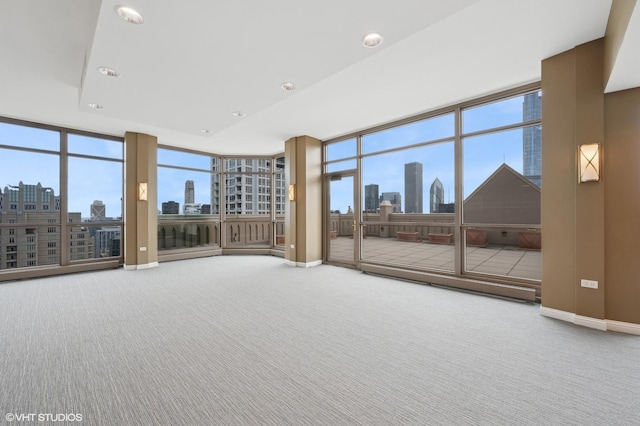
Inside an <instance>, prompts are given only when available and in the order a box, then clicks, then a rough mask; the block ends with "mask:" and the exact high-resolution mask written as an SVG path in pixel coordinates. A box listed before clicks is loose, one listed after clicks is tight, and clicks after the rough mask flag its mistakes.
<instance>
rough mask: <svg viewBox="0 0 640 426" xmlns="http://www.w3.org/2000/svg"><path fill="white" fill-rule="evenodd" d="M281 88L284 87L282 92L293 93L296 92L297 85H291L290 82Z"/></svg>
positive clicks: (283, 84)
mask: <svg viewBox="0 0 640 426" xmlns="http://www.w3.org/2000/svg"><path fill="white" fill-rule="evenodd" d="M280 87H282V90H286V91H287V92H291V91H292V90H296V85H295V84H294V83H291V82H290V81H287V82H285V83H282V85H281V86H280Z"/></svg>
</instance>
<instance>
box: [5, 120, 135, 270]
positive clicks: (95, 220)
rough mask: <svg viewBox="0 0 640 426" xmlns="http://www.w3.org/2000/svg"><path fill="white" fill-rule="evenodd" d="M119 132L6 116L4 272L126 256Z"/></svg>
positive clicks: (121, 149)
mask: <svg viewBox="0 0 640 426" xmlns="http://www.w3.org/2000/svg"><path fill="white" fill-rule="evenodd" d="M122 179H123V143H122V139H121V138H114V137H109V136H103V135H96V134H89V133H84V132H76V131H73V130H69V129H63V128H56V127H51V126H42V125H38V124H34V123H28V122H21V121H16V120H10V119H2V118H0V182H1V183H0V273H1V276H0V279H3V278H6V279H12V277H13V276H14V274H12V271H16V272H20V273H22V272H21V271H27V270H29V269H30V268H31V269H34V268H36V267H41V266H69V265H72V264H80V263H95V262H97V261H99V260H104V259H121V257H122V240H121V236H122V230H123V222H122V189H123V186H122V184H123V180H122Z"/></svg>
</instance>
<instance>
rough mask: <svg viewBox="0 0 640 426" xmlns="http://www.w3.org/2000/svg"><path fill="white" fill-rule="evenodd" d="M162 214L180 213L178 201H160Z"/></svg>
mask: <svg viewBox="0 0 640 426" xmlns="http://www.w3.org/2000/svg"><path fill="white" fill-rule="evenodd" d="M162 214H180V203H176V202H175V201H165V202H163V203H162Z"/></svg>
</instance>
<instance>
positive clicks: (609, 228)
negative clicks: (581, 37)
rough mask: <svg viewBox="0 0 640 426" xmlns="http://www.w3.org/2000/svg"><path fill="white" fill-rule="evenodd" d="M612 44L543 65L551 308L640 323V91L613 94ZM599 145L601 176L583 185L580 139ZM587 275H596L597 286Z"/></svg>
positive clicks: (545, 281)
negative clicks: (586, 283) (609, 86)
mask: <svg viewBox="0 0 640 426" xmlns="http://www.w3.org/2000/svg"><path fill="white" fill-rule="evenodd" d="M605 51H606V43H605V42H604V40H603V39H600V40H596V41H593V42H590V43H586V44H583V45H580V46H577V47H576V48H575V49H572V50H570V51H568V52H564V53H562V54H559V55H556V56H554V57H552V58H549V59H546V60H544V61H543V63H542V91H543V93H544V101H543V109H542V116H543V123H544V125H543V130H542V132H543V133H542V140H543V149H542V153H543V176H544V182H553V184H552V185H548V184H546V185H545V184H543V190H542V229H543V234H544V238H543V250H542V256H543V274H542V305H543V306H544V307H546V308H554V309H558V310H561V311H566V312H570V313H574V314H576V315H580V316H583V317H589V318H594V319H607V320H617V321H623V322H629V323H634V324H640V265H639V263H638V261H637V259H638V258H640V240H639V239H638V236H640V232H638V231H640V222H638V217H639V216H640V215H639V213H640V173H639V172H638V171H637V170H638V164H639V163H640V120H639V117H640V89H634V90H627V91H623V92H617V93H611V94H607V95H605V94H604V81H605V78H604V72H605V59H604V58H605V56H606V55H605ZM584 143H599V144H601V151H602V157H601V158H602V161H603V164H602V168H601V181H600V182H597V183H595V182H591V183H578V171H577V163H578V158H577V157H578V155H577V153H578V146H579V145H581V144H584ZM581 279H589V280H596V281H598V283H599V286H598V289H597V290H596V289H590V288H584V287H582V286H581V285H580V280H581Z"/></svg>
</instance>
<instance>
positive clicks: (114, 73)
mask: <svg viewBox="0 0 640 426" xmlns="http://www.w3.org/2000/svg"><path fill="white" fill-rule="evenodd" d="M98 71H100V74H104V75H106V76H107V77H120V73H119V72H118V71H116V70H114V69H113V68H108V67H99V68H98Z"/></svg>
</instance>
